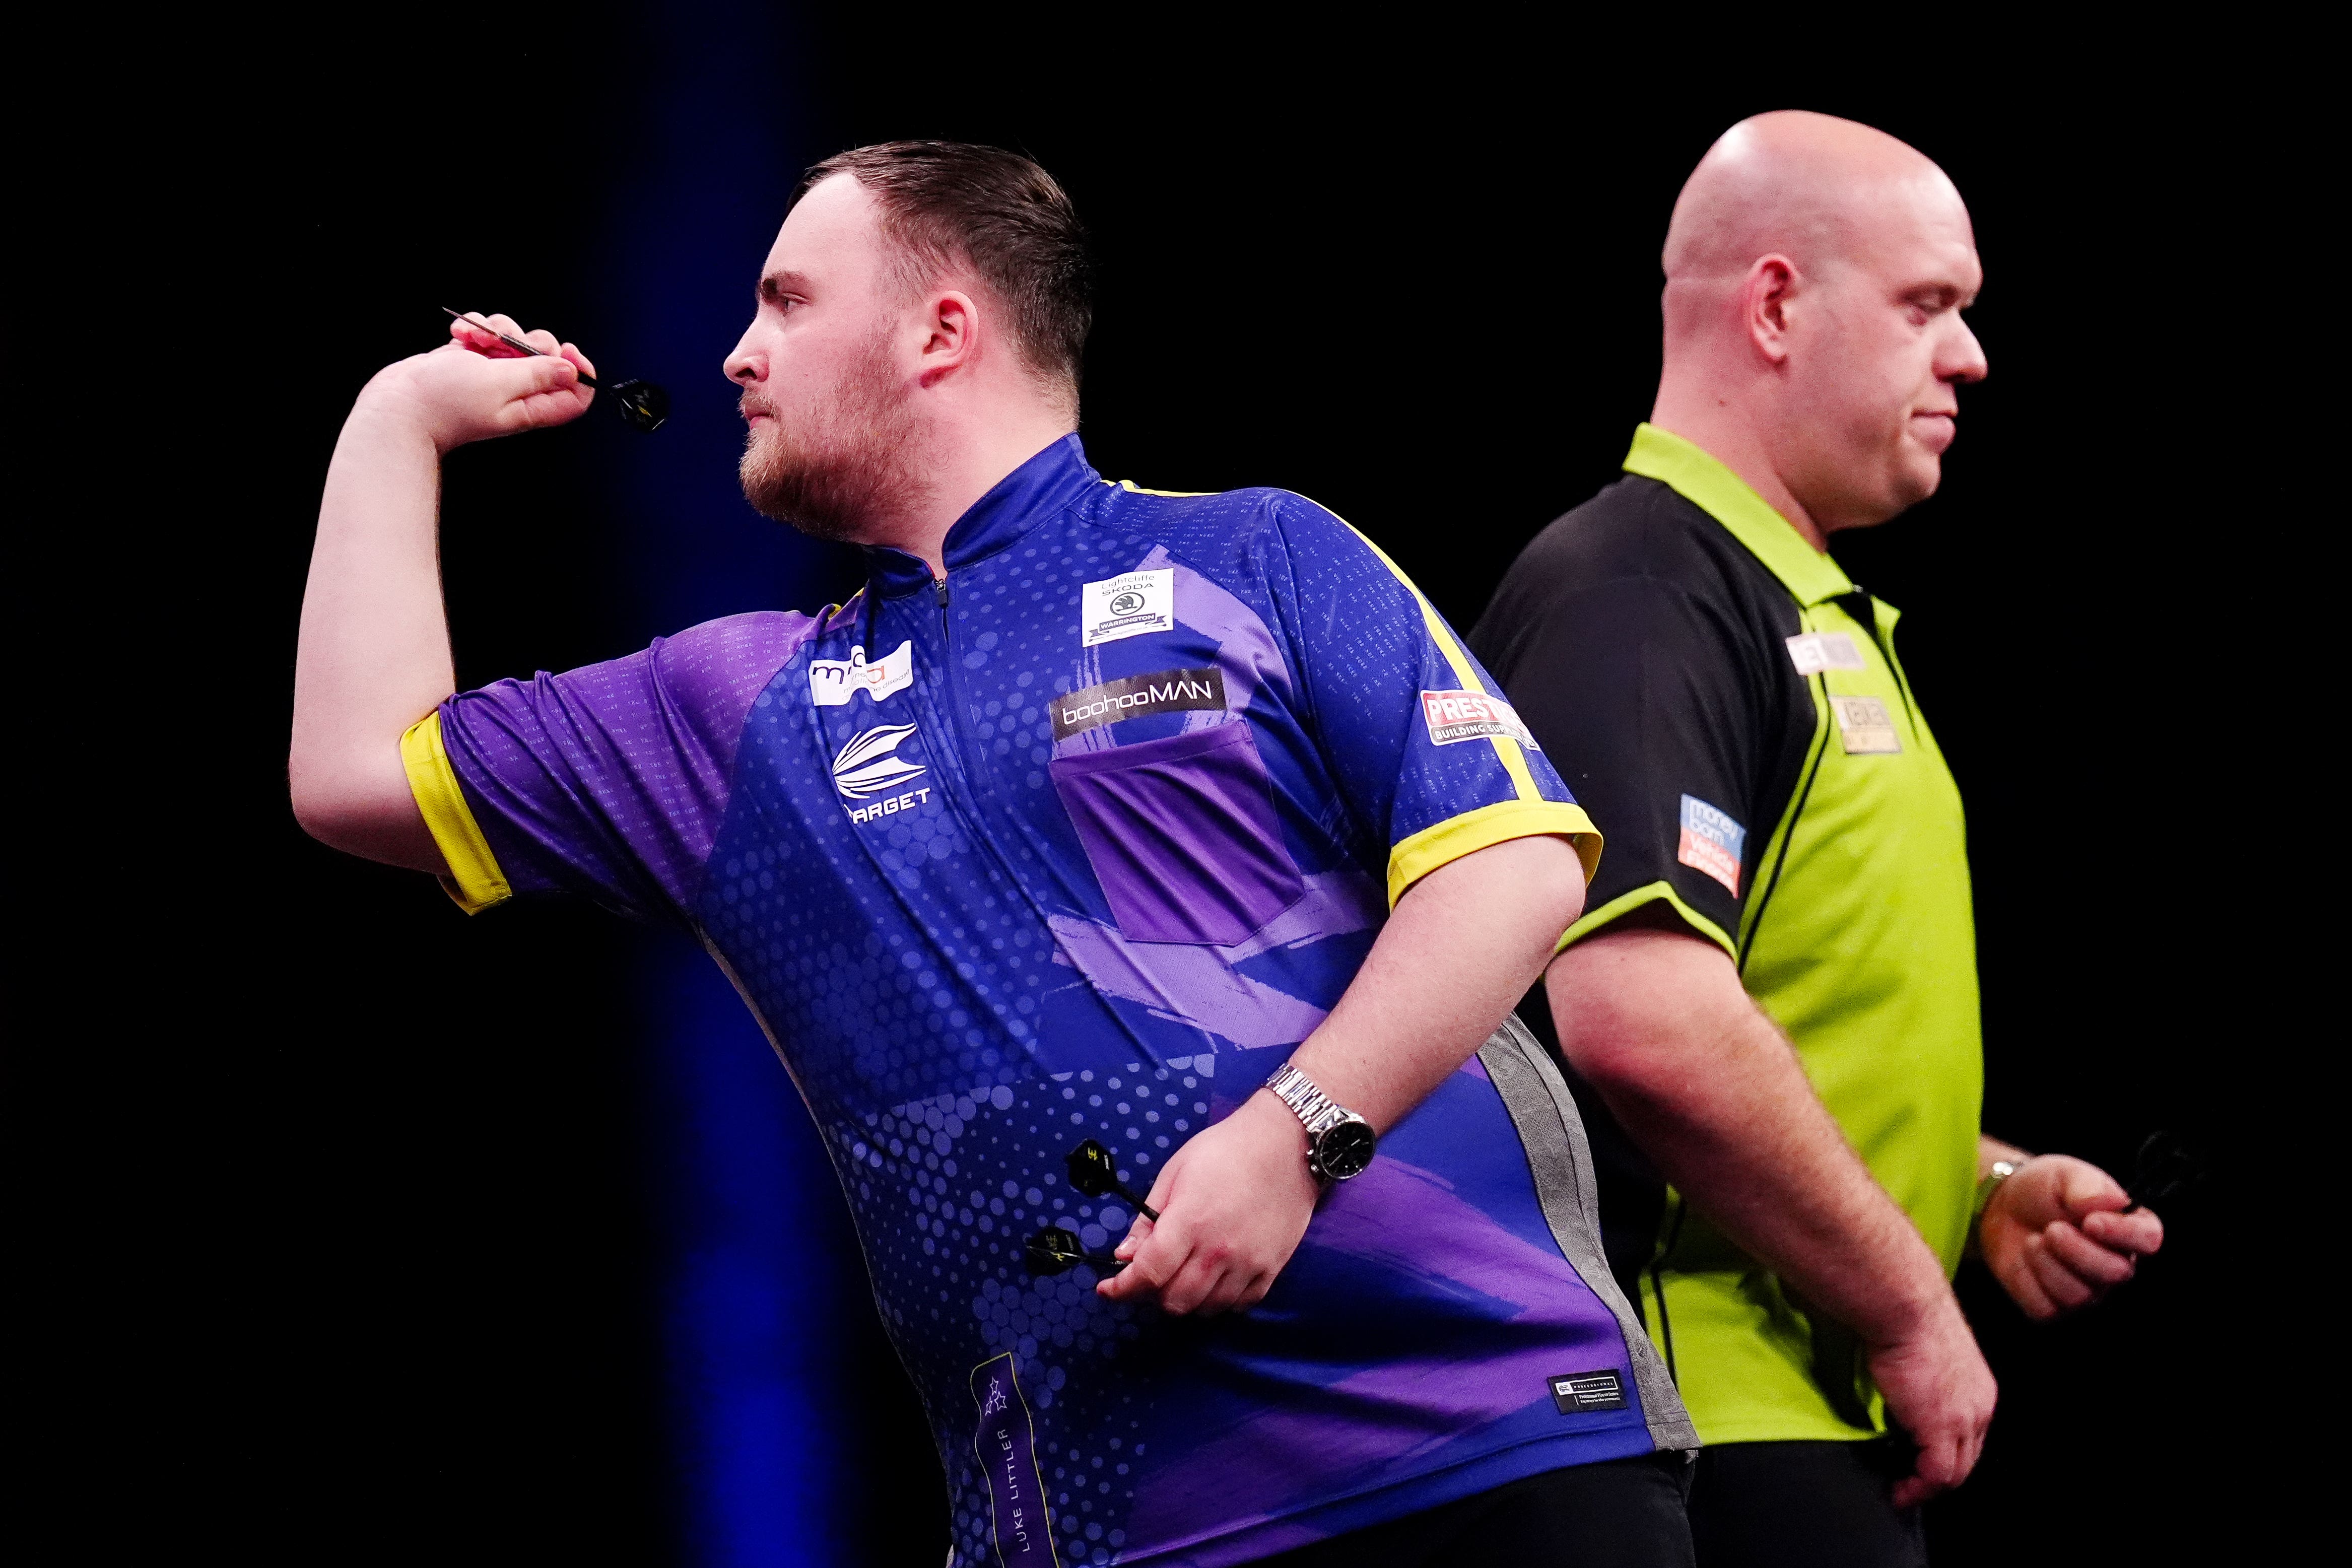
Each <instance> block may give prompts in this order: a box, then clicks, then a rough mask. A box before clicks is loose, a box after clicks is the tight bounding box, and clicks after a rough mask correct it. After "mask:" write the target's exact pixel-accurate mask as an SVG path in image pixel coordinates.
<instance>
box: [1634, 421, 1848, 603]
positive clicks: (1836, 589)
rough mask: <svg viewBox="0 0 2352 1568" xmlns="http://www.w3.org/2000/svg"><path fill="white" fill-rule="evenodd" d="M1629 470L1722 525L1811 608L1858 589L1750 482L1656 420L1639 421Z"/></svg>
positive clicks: (1834, 563)
mask: <svg viewBox="0 0 2352 1568" xmlns="http://www.w3.org/2000/svg"><path fill="white" fill-rule="evenodd" d="M1625 472H1626V473H1628V474H1639V475H1641V476H1643V478H1645V479H1655V480H1657V481H1658V482H1659V483H1660V484H1662V485H1664V486H1667V487H1669V488H1670V489H1672V490H1673V491H1674V492H1675V494H1676V495H1678V496H1680V497H1683V498H1684V499H1685V500H1686V501H1688V502H1690V504H1691V505H1693V506H1695V507H1697V508H1698V509H1699V510H1700V511H1702V512H1705V513H1706V515H1707V516H1708V517H1713V518H1714V519H1715V520H1716V521H1717V522H1718V523H1721V524H1722V525H1723V526H1724V528H1726V529H1727V531H1728V532H1729V533H1730V535H1731V537H1732V538H1736V539H1738V541H1739V542H1740V543H1741V544H1742V545H1743V546H1745V547H1746V548H1747V550H1748V554H1750V555H1752V556H1754V557H1755V558H1756V559H1758V560H1760V561H1762V562H1763V563H1764V569H1765V570H1767V571H1769V572H1770V573H1771V574H1772V575H1773V576H1774V577H1777V578H1779V579H1780V586H1782V587H1783V588H1786V589H1787V590H1788V591H1790V593H1792V594H1794V595H1795V596H1796V599H1797V602H1798V603H1800V604H1802V605H1806V606H1808V607H1810V606H1812V605H1815V604H1821V603H1823V602H1825V601H1829V600H1832V599H1838V598H1842V597H1843V596H1844V595H1846V594H1849V593H1852V592H1853V591H1855V590H1854V586H1853V580H1852V579H1850V578H1848V577H1847V576H1846V574H1845V573H1844V571H1843V570H1840V568H1839V566H1838V563H1837V562H1836V561H1834V560H1832V559H1830V558H1829V557H1828V556H1826V555H1823V554H1822V552H1821V551H1820V550H1817V549H1814V548H1813V547H1812V545H1811V543H1809V542H1808V541H1807V540H1806V538H1805V536H1804V535H1802V534H1801V533H1799V532H1798V531H1797V529H1796V525H1795V524H1793V523H1791V522H1790V521H1789V519H1788V518H1786V517H1782V516H1781V515H1780V513H1779V512H1777V511H1774V510H1773V509H1772V506H1771V503H1769V502H1768V501H1766V500H1765V499H1764V497H1761V496H1759V495H1758V494H1757V493H1756V492H1755V490H1753V489H1752V488H1750V487H1749V486H1748V481H1747V480H1745V479H1742V478H1741V477H1740V476H1738V475H1737V474H1734V473H1733V472H1732V471H1731V470H1730V469H1728V468H1727V467H1725V466H1724V465H1722V464H1721V463H1720V462H1718V461H1717V460H1716V459H1715V458H1714V457H1713V456H1711V455H1708V453H1707V452H1706V450H1705V449H1704V448H1702V447H1700V446H1698V445H1696V444H1694V443H1692V442H1688V441H1685V440H1684V439H1683V438H1682V437H1681V436H1679V435H1675V434H1670V433H1669V432H1666V431H1664V430H1660V429H1659V428H1658V427H1657V426H1656V425H1654V424H1641V425H1637V426H1635V427H1634V430H1633V450H1632V451H1631V452H1628V453H1627V454H1626V455H1625Z"/></svg>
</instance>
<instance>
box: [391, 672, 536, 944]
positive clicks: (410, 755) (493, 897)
mask: <svg viewBox="0 0 2352 1568" xmlns="http://www.w3.org/2000/svg"><path fill="white" fill-rule="evenodd" d="M400 760H401V765H402V766H403V767H404V768H407V769H408V790H409V793H410V794H412V795H415V797H416V809H417V810H419V811H421V812H423V813H424V814H425V826H426V827H427V828H429V829H431V830H432V832H433V841H434V842H435V843H436V844H438V845H440V846H441V858H442V859H443V860H445V861H447V862H449V874H448V875H447V876H445V877H443V878H442V879H441V885H442V887H444V888H445V889H446V890H447V892H448V894H449V896H450V897H451V898H454V899H456V900H457V907H458V908H460V909H462V910H464V911H465V912H466V913H467V914H468V915H479V914H480V913H481V912H482V911H483V910H485V909H488V907H489V906H490V905H491V904H503V903H505V902H506V901H507V900H508V899H509V898H512V897H513V896H514V889H513V888H511V887H509V886H508V885H507V876H506V873H504V872H502V871H500V870H499V862H498V857H497V856H496V855H493V854H492V853H490V843H489V841H488V839H485V838H484V837H482V829H481V824H479V823H478V822H477V821H474V813H473V811H472V810H470V809H469V808H468V807H467V804H466V796H465V793H464V791H462V790H460V789H458V788H457V769H456V768H452V767H450V766H449V753H448V752H447V751H446V749H445V748H444V747H442V745H441V710H440V709H439V708H435V709H434V710H433V711H432V712H431V713H428V714H426V715H425V716H424V717H423V718H420V719H418V720H417V721H416V722H415V724H413V725H411V726H409V727H408V733H407V734H405V735H404V736H402V737H400Z"/></svg>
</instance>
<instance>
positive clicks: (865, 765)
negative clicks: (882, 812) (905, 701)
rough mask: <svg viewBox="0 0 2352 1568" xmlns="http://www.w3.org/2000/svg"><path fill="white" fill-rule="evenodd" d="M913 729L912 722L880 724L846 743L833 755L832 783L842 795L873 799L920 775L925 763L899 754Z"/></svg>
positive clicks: (913, 731)
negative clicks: (911, 760)
mask: <svg viewBox="0 0 2352 1568" xmlns="http://www.w3.org/2000/svg"><path fill="white" fill-rule="evenodd" d="M914 733H915V727H914V726H913V725H911V724H881V725H877V726H875V727H873V728H872V729H869V730H866V731H864V732H863V733H861V734H859V735H858V736H857V737H856V738H855V739H853V740H851V741H850V743H849V744H848V745H847V746H845V747H842V748H841V750H840V753H839V754H838V755H836V756H835V758H834V759H833V787H834V788H835V789H838V790H840V791H841V798H842V799H843V800H872V799H873V798H874V797H875V796H877V795H887V794H888V793H889V792H890V791H891V790H893V789H898V787H899V786H900V785H902V784H904V783H906V782H907V781H908V779H917V778H920V777H921V776H922V774H923V773H924V771H925V768H923V765H922V764H921V763H919V762H909V761H908V760H907V759H906V758H902V757H900V756H899V755H898V747H901V746H902V745H904V744H906V742H907V741H908V739H909V738H911V737H913V735H914Z"/></svg>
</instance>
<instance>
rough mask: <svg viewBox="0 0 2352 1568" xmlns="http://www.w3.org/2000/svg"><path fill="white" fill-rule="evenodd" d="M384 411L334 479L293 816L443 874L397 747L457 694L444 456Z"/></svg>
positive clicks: (307, 612)
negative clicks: (444, 586)
mask: <svg viewBox="0 0 2352 1568" xmlns="http://www.w3.org/2000/svg"><path fill="white" fill-rule="evenodd" d="M386 401H389V400H378V399H373V398H371V397H368V396H364V395H363V396H362V399H361V401H360V403H359V405H358V406H357V407H356V408H354V409H353V410H352V416H351V418H350V419H349V420H348V421H346V422H345V423H344V425H343V433H342V436H341V440H339V441H338V442H337V443H336V444H335V455H334V460H333V462H332V463H331V465H330V466H329V468H328V470H327V485H326V492H325V495H324V497H323V498H322V499H321V501H320V507H319V533H318V539H317V542H316V544H315V545H314V546H313V548H312V550H311V556H310V582H309V585H308V587H307V588H306V590H305V591H304V593H303V597H302V626H301V641H300V644H299V651H298V653H297V655H296V660H295V672H294V737H293V747H292V750H291V752H290V754H289V758H288V776H289V783H290V785H291V787H292V791H293V800H294V810H295V814H296V816H297V817H299V819H300V821H301V822H302V825H303V827H304V828H305V829H306V830H308V831H310V833H311V834H312V835H314V836H315V837H317V838H320V839H321V840H323V841H326V842H328V843H331V844H333V845H334V846H336V847H337V848H338V849H343V850H348V851H350V852H352V853H355V854H362V855H366V856H368V857H369V858H371V859H373V860H382V861H389V862H394V863H395V864H400V865H411V866H418V867H421V868H423V869H426V870H437V869H439V868H440V864H441V862H440V855H439V852H438V851H437V850H436V848H435V847H434V844H433V840H432V836H431V834H430V833H428V832H427V831H425V825H424V821H423V819H422V818H421V817H420V816H418V814H417V811H416V808H415V802H414V801H413V800H411V799H410V796H409V791H408V784H407V779H406V776H405V773H404V769H403V768H402V766H401V760H400V737H401V735H402V733H403V732H404V731H405V730H406V729H407V728H408V727H409V726H410V725H412V724H414V723H415V722H416V720H417V719H418V718H420V717H422V716H424V715H425V714H427V713H429V712H431V711H432V709H433V706H434V705H435V704H436V703H438V702H439V701H440V700H441V699H442V698H443V697H446V696H447V695H449V693H450V692H451V691H452V690H454V689H455V685H456V678H455V675H454V674H453V672H452V666H451V663H450V657H449V632H448V626H447V623H446V620H445V618H444V616H443V613H442V607H441V580H440V564H439V559H438V549H437V545H436V538H435V528H436V514H437V511H438V507H439V499H440V482H441V481H440V468H441V463H440V453H439V451H438V448H437V447H436V444H435V442H434V440H433V437H432V435H431V434H429V432H428V431H427V430H426V429H425V428H424V427H423V426H422V424H421V423H419V422H418V421H415V420H414V419H410V418H406V417H404V416H403V414H402V413H401V412H400V411H399V410H398V409H397V408H396V407H394V408H387V407H386V406H384V402H386Z"/></svg>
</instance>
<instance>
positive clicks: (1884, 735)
mask: <svg viewBox="0 0 2352 1568" xmlns="http://www.w3.org/2000/svg"><path fill="white" fill-rule="evenodd" d="M1830 712H1831V713H1832V714H1833V715H1834V716H1836V718H1837V727H1838V744H1840V745H1841V746H1843V747H1845V751H1846V755H1847V756H1848V757H1872V756H1883V755H1887V754H1890V753H1894V752H1899V751H1901V750H1902V749H1903V742H1902V740H1901V738H1900V737H1897V736H1896V735H1895V719H1894V717H1893V716H1891V715H1890V714H1888V713H1887V711H1886V705H1885V703H1884V702H1881V701H1880V700H1879V699H1878V698H1876V697H1840V696H1832V698H1830Z"/></svg>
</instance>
